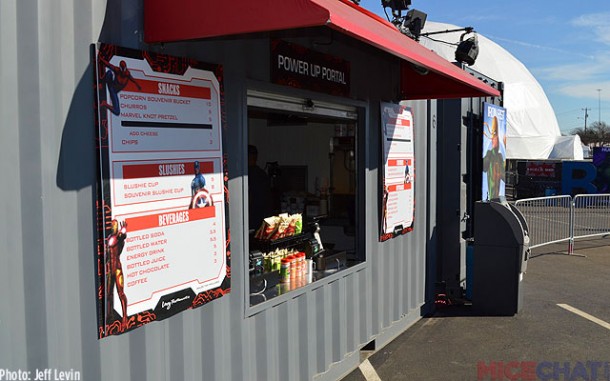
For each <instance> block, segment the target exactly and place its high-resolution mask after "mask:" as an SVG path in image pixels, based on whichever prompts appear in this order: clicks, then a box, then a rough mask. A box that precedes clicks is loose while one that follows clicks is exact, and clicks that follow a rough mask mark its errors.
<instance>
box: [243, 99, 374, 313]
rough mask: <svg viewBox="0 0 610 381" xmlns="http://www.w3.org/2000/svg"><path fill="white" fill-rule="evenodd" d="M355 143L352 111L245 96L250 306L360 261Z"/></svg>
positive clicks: (305, 101)
mask: <svg viewBox="0 0 610 381" xmlns="http://www.w3.org/2000/svg"><path fill="white" fill-rule="evenodd" d="M358 135H359V123H358V110H357V109H356V108H355V107H346V106H340V105H331V104H327V103H322V102H317V101H315V100H308V99H298V98H287V97H279V96H270V95H268V94H265V95H264V96H262V95H260V94H258V93H255V94H254V95H253V94H251V93H249V98H248V187H247V188H248V195H247V202H246V205H247V208H248V228H249V252H248V255H249V258H248V263H249V277H250V281H249V282H248V284H249V295H250V298H249V299H250V305H251V306H254V305H257V304H260V303H262V302H265V301H267V300H269V299H272V298H275V297H277V296H280V295H283V294H286V293H290V292H294V291H295V290H302V289H303V287H305V286H307V285H309V284H311V283H314V282H317V281H319V280H321V279H324V278H327V277H328V276H330V275H333V274H335V273H338V272H340V271H344V270H346V269H348V268H350V267H352V266H354V265H355V264H358V263H361V262H363V261H364V253H363V251H362V250H359V249H360V248H361V247H362V246H363V245H361V244H360V243H359V239H358V236H359V234H358V229H357V226H362V225H363V224H360V225H359V224H358V220H359V219H360V218H361V216H362V215H363V209H362V207H359V204H361V203H358V197H359V196H360V195H361V193H362V191H361V190H360V188H361V182H362V178H361V177H362V175H359V172H360V169H361V168H360V167H361V166H360V165H359V164H358V163H359V154H360V150H359V149H358V142H359V139H358ZM359 208H360V209H359Z"/></svg>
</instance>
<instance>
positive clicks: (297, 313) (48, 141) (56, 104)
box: [0, 0, 435, 381]
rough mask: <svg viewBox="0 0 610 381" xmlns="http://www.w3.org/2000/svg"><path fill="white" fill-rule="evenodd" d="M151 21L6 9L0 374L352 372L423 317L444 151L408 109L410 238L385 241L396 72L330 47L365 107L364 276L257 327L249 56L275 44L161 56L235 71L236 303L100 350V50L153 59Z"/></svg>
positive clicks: (127, 15) (120, 8)
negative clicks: (384, 119) (384, 190)
mask: <svg viewBox="0 0 610 381" xmlns="http://www.w3.org/2000/svg"><path fill="white" fill-rule="evenodd" d="M141 22H142V4H141V2H140V1H138V0H129V1H119V0H109V1H108V3H107V4H106V2H105V1H101V0H100V1H92V0H78V1H76V0H71V1H69V0H57V1H55V0H54V1H49V0H38V1H36V0H2V1H0V28H1V33H0V81H1V82H0V115H1V117H2V119H1V120H2V127H1V128H0V155H1V160H0V171H1V173H2V175H3V181H2V186H1V187H0V200H1V205H2V209H1V213H2V218H0V259H1V261H0V304H1V308H0V368H1V369H8V370H12V371H17V370H20V369H21V370H29V371H32V372H33V371H34V370H35V369H46V368H54V369H59V370H66V371H67V370H70V369H73V370H75V371H78V372H80V375H81V378H82V379H83V380H134V381H135V380H253V379H256V380H297V379H301V380H307V379H313V378H314V377H318V378H320V379H334V378H336V377H338V376H339V375H341V374H343V373H344V372H345V371H347V370H349V369H350V368H353V367H354V366H356V365H357V362H358V359H359V356H358V350H359V348H360V347H361V346H362V345H364V344H366V343H367V342H369V341H371V340H372V339H376V342H377V345H378V346H380V345H384V344H386V343H387V342H388V341H389V340H391V339H392V338H393V337H394V336H395V335H397V334H399V333H400V332H402V331H403V330H404V329H405V328H406V327H408V326H409V325H410V324H412V323H413V322H415V321H416V320H417V319H419V317H420V307H421V305H422V304H423V302H424V292H425V289H424V288H425V277H426V273H425V272H426V250H428V249H429V246H428V244H429V238H430V237H431V236H432V234H433V227H434V218H432V220H430V219H428V216H429V215H432V216H434V215H435V212H434V204H433V203H432V204H430V205H429V204H428V200H429V199H431V200H434V197H432V198H429V196H428V195H429V194H434V190H435V176H434V175H432V176H430V175H429V173H428V172H429V171H432V172H434V168H433V166H434V164H433V163H432V162H431V161H429V160H428V156H429V150H428V145H429V144H434V140H432V141H428V139H427V138H428V135H429V134H430V133H431V134H432V138H434V131H435V130H434V128H433V127H434V126H431V127H430V128H431V130H430V131H428V130H426V127H425V126H426V125H428V124H429V123H428V118H429V116H428V112H427V109H428V107H427V104H426V102H413V104H412V105H413V107H414V112H415V116H416V122H417V124H416V126H417V131H416V134H417V156H416V165H417V167H416V169H417V175H416V176H417V188H416V229H415V231H414V232H413V233H410V234H408V235H406V236H404V237H401V238H397V239H393V240H390V241H389V242H386V243H383V244H380V243H378V230H379V229H378V224H379V211H378V208H377V200H378V192H379V187H378V176H379V173H378V171H379V165H380V152H379V131H378V130H379V127H378V126H379V101H380V100H384V101H388V100H392V99H394V98H393V97H392V92H394V91H395V90H396V89H395V86H394V85H388V83H395V84H396V83H398V81H397V72H398V71H397V67H398V65H397V62H396V61H395V60H392V59H389V57H387V56H384V57H382V58H380V57H378V56H377V57H376V58H375V56H376V51H375V50H373V49H372V48H369V47H365V46H362V45H361V44H355V43H353V42H350V41H347V39H346V38H343V37H342V36H335V38H337V41H338V45H339V48H338V49H339V50H338V51H333V54H336V55H341V54H343V53H344V54H345V56H346V57H348V59H349V60H350V61H351V62H352V78H353V79H352V80H353V90H352V92H353V94H354V96H355V97H356V98H357V99H360V100H361V101H360V102H361V103H362V104H364V105H365V106H364V109H365V110H366V112H367V120H368V126H366V128H367V138H368V139H367V140H368V143H367V145H368V153H367V158H366V165H367V175H366V198H367V207H366V227H367V236H366V256H367V264H366V266H364V267H363V268H361V269H360V271H357V272H350V271H345V276H339V277H337V279H335V280H334V281H332V282H331V283H329V284H326V285H323V286H321V287H317V288H314V287H312V290H311V291H310V292H307V293H305V294H303V295H301V296H299V297H297V298H294V299H291V300H289V301H287V302H286V303H283V304H281V305H278V306H276V307H273V308H270V309H266V310H264V311H262V312H260V313H258V314H255V315H253V316H251V317H248V314H247V308H248V307H247V306H246V303H245V300H246V299H247V298H246V297H245V279H246V274H245V272H246V263H245V261H244V257H245V253H244V236H245V235H244V233H245V231H244V229H243V227H242V221H244V215H243V207H244V205H243V202H242V200H241V197H240V195H243V193H244V187H243V178H242V175H243V174H244V167H245V163H246V157H245V156H244V154H242V149H243V147H244V146H245V140H244V139H245V138H244V132H243V131H244V130H245V129H244V128H243V127H244V124H245V119H246V117H245V113H244V112H245V110H246V107H245V93H246V89H247V87H248V86H249V85H248V83H247V82H246V81H245V80H244V79H245V78H250V79H252V78H254V79H261V78H263V79H264V78H265V77H266V76H268V66H267V65H268V63H265V64H262V65H257V64H253V63H252V62H250V61H248V60H247V59H244V57H248V56H249V54H252V57H255V56H256V53H258V52H260V48H261V47H264V49H267V48H268V40H266V39H264V38H261V39H260V40H255V39H252V40H249V41H246V42H240V41H237V40H232V41H225V42H218V41H216V42H211V43H204V42H189V43H182V44H173V45H172V46H166V47H164V49H166V52H168V53H171V54H177V55H185V56H191V57H194V58H198V59H202V60H204V61H208V62H212V63H222V64H223V65H224V66H225V74H226V82H225V90H226V104H227V105H228V106H229V108H228V109H227V110H226V111H227V117H228V125H229V133H228V134H227V133H225V137H228V136H230V139H227V141H226V145H225V149H226V152H227V154H228V155H229V158H230V161H229V173H230V174H231V179H230V181H229V190H230V193H231V205H230V218H231V232H232V257H233V258H232V270H233V271H232V274H233V275H232V276H233V278H232V292H231V294H230V295H228V296H225V297H223V298H221V299H220V300H217V301H215V302H213V303H211V304H209V305H206V306H204V307H202V308H198V309H196V310H192V311H185V312H183V313H181V314H178V315H176V316H174V317H172V318H170V319H167V320H165V321H161V322H155V323H152V324H149V325H147V326H145V327H143V328H140V329H137V330H135V331H133V332H130V333H128V334H124V335H121V336H116V337H109V338H107V339H104V340H101V341H98V340H97V330H96V321H97V317H96V305H95V303H96V289H95V281H94V279H95V274H94V271H95V263H94V258H95V256H94V252H95V223H96V221H95V217H94V216H95V214H94V201H95V194H94V189H95V181H96V159H95V149H94V147H95V146H94V131H95V130H94V120H93V110H92V106H93V88H92V86H93V85H92V72H91V68H90V64H89V60H90V58H89V54H90V44H91V43H93V42H96V41H103V42H108V43H114V44H118V45H123V46H126V47H131V48H146V47H145V46H144V44H143V43H142V42H141V30H142V27H141ZM148 48H149V49H153V50H161V49H162V48H163V47H161V46H154V47H148ZM267 59H268V58H267ZM429 165H430V166H429ZM430 168H431V169H430ZM431 210H432V211H431ZM333 363H338V364H337V365H336V366H331V365H332V364H333ZM322 373H323V374H322ZM320 374H321V375H320ZM316 375H318V376H316ZM32 377H34V375H32Z"/></svg>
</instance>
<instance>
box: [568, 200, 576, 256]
mask: <svg viewBox="0 0 610 381" xmlns="http://www.w3.org/2000/svg"><path fill="white" fill-rule="evenodd" d="M575 209H576V202H575V199H574V198H572V199H571V200H570V241H569V243H568V255H572V254H574V222H575V220H576V216H575Z"/></svg>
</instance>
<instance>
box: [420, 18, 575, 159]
mask: <svg viewBox="0 0 610 381" xmlns="http://www.w3.org/2000/svg"><path fill="white" fill-rule="evenodd" d="M458 28H459V27H457V26H455V25H451V24H442V23H435V22H430V21H428V22H426V28H425V30H424V33H425V32H433V31H445V30H451V29H458ZM460 35H461V33H460V32H457V33H456V32H454V33H443V34H438V35H433V36H431V37H432V38H434V39H435V40H441V41H446V42H449V43H457V42H459V40H460ZM466 37H470V35H468V36H466ZM478 42H479V56H478V58H477V60H476V62H475V64H474V65H472V69H474V70H476V71H478V72H480V73H481V74H483V75H485V76H487V77H489V78H492V79H494V80H496V81H500V82H504V107H505V108H506V109H507V114H508V117H507V125H506V156H507V159H536V160H540V159H549V158H550V155H551V152H552V151H553V148H554V146H555V142H556V140H557V138H561V132H560V130H559V125H558V123H557V118H556V117H555V113H554V111H553V108H552V107H551V104H550V103H549V100H548V99H547V97H546V95H545V93H544V90H543V89H542V86H540V84H539V83H538V81H536V79H535V78H534V76H533V75H532V74H531V73H530V72H529V70H527V68H526V67H525V66H524V65H523V64H522V63H521V62H520V61H519V60H517V59H516V58H515V57H514V56H513V55H511V54H510V53H509V52H508V51H506V50H505V49H504V48H502V47H501V46H500V45H498V44H496V43H495V42H493V41H491V40H490V39H488V38H486V37H485V36H482V35H480V34H479V35H478ZM420 43H421V44H422V45H424V46H426V47H427V48H428V49H431V50H433V51H435V52H436V53H437V54H439V55H440V56H442V57H443V58H445V59H447V60H449V61H455V48H456V46H454V45H448V44H446V43H442V42H438V41H433V40H431V39H429V38H427V37H421V39H420ZM579 141H580V139H579ZM580 157H581V158H582V150H581V153H580Z"/></svg>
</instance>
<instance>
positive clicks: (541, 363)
mask: <svg viewBox="0 0 610 381" xmlns="http://www.w3.org/2000/svg"><path fill="white" fill-rule="evenodd" d="M574 253H575V254H574V255H567V243H562V244H557V245H552V246H546V247H542V248H537V249H535V250H534V251H533V253H532V257H531V258H530V260H529V262H528V267H527V273H526V274H525V276H524V279H523V285H522V287H523V293H524V300H523V307H522V310H521V311H520V312H519V313H518V314H517V315H515V316H507V317H488V316H475V315H474V314H473V311H472V307H471V306H469V305H461V306H448V307H444V308H442V309H438V310H437V311H436V313H435V314H434V315H432V316H430V317H425V318H423V319H421V320H420V321H418V322H417V323H415V324H414V325H413V326H412V327H410V328H409V329H408V330H407V331H405V332H404V333H403V334H401V335H400V336H399V337H397V338H396V339H395V340H394V341H392V342H391V343H389V344H388V345H386V346H385V347H383V348H378V349H377V350H376V351H375V352H373V353H372V354H370V355H369V357H366V354H365V353H363V356H362V358H363V363H362V364H361V366H360V368H359V369H357V370H355V371H354V372H352V373H351V374H349V375H348V376H346V377H345V378H344V379H343V381H362V380H367V381H371V380H383V381H391V380H396V381H398V380H400V381H403V380H416V381H423V380H426V381H434V380H439V381H446V380H458V381H461V380H463V381H470V380H493V381H499V380H511V381H514V380H553V381H555V380H559V381H563V380H570V381H573V380H574V381H575V380H578V381H582V380H587V381H597V380H610V238H609V237H606V238H597V239H589V240H582V241H578V242H576V244H575V250H574Z"/></svg>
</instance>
